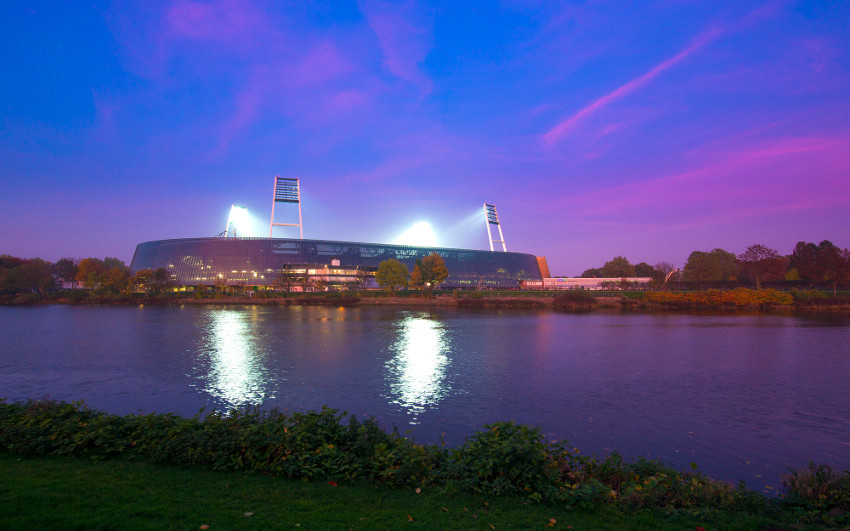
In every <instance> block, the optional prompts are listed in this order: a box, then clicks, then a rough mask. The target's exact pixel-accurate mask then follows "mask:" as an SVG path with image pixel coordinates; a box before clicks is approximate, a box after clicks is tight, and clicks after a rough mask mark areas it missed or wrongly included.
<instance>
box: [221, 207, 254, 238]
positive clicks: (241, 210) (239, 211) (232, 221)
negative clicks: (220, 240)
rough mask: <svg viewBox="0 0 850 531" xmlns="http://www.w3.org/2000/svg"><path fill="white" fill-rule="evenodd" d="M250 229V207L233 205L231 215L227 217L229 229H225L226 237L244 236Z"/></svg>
mask: <svg viewBox="0 0 850 531" xmlns="http://www.w3.org/2000/svg"><path fill="white" fill-rule="evenodd" d="M250 227H251V217H250V216H249V215H248V207H245V206H242V205H237V204H236V203H233V204H232V205H231V206H230V215H229V216H227V227H226V228H225V229H224V237H225V238H227V237H228V236H230V237H235V236H237V235H240V234H241V235H244V234H245V232H246V231H248V229H249V228H250Z"/></svg>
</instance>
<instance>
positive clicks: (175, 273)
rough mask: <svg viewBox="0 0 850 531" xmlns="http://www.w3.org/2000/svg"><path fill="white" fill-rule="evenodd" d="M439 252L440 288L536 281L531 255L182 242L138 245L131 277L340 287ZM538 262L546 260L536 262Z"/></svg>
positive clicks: (336, 244)
mask: <svg viewBox="0 0 850 531" xmlns="http://www.w3.org/2000/svg"><path fill="white" fill-rule="evenodd" d="M435 252H436V253H437V254H439V255H440V256H441V257H442V258H443V260H444V261H445V263H446V267H447V268H448V270H449V276H448V278H447V279H446V281H445V282H444V283H443V284H442V287H444V288H461V289H462V288H469V289H481V288H519V287H520V286H521V284H522V282H523V281H529V280H542V278H543V277H542V275H541V270H540V267H539V265H538V258H537V257H536V256H534V255H531V254H525V253H514V252H493V251H479V250H472V249H450V248H441V247H411V246H404V245H390V244H379V243H358V242H343V241H328V240H303V239H288V238H232V237H228V238H223V237H218V238H183V239H175V240H158V241H150V242H144V243H140V244H139V245H138V246H137V247H136V252H135V253H134V255H133V261H132V262H131V264H130V269H131V272H132V273H135V272H137V271H140V270H143V269H153V270H156V269H159V268H163V269H165V270H167V271H168V272H170V273H171V276H172V279H173V280H174V281H175V282H176V283H177V284H179V285H181V286H246V287H248V286H250V287H253V288H254V289H266V288H270V287H273V286H276V285H279V284H280V281H279V279H280V277H281V274H282V273H284V272H290V273H296V274H303V275H306V276H309V277H312V278H313V279H316V280H323V281H324V282H325V283H326V284H327V285H328V286H331V287H334V286H344V285H347V284H350V283H353V282H357V281H358V279H360V280H362V279H368V284H369V285H371V286H374V272H375V271H376V270H377V269H378V265H379V264H380V263H381V262H383V261H384V260H388V259H390V258H394V259H396V260H398V261H399V262H401V263H403V264H404V265H405V266H407V268H408V270H410V271H413V266H414V264H415V262H416V260H417V259H421V258H425V257H426V256H428V255H430V254H431V253H435ZM543 263H545V262H543Z"/></svg>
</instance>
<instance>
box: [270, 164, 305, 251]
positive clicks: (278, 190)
mask: <svg viewBox="0 0 850 531" xmlns="http://www.w3.org/2000/svg"><path fill="white" fill-rule="evenodd" d="M277 203H297V204H298V223H275V222H274V207H275V204H277ZM275 226H278V227H298V230H299V234H300V238H301V239H302V240H303V239H304V227H303V225H302V223H301V183H300V181H299V180H298V179H290V178H286V177H281V176H280V175H278V176H276V177H275V178H274V193H273V194H272V220H271V223H270V224H269V238H271V237H272V230H274V227H275Z"/></svg>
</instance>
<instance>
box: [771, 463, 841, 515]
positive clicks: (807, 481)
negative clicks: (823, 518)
mask: <svg viewBox="0 0 850 531" xmlns="http://www.w3.org/2000/svg"><path fill="white" fill-rule="evenodd" d="M782 486H783V489H784V494H785V498H786V499H787V500H788V501H789V502H790V503H795V504H800V505H807V506H812V507H816V508H819V509H839V510H844V511H847V510H850V471H844V472H843V473H839V472H838V471H836V470H834V469H832V467H830V466H829V465H818V464H815V463H809V465H808V466H807V467H806V468H801V469H797V470H789V471H788V473H786V474H783V475H782Z"/></svg>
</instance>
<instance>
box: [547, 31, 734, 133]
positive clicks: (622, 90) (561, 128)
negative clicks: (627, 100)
mask: <svg viewBox="0 0 850 531" xmlns="http://www.w3.org/2000/svg"><path fill="white" fill-rule="evenodd" d="M721 33H722V31H721V30H720V29H717V28H714V29H710V30H708V31H705V32H704V33H702V34H701V35H699V36H698V37H697V38H696V39H695V40H694V42H692V43H691V44H690V45H689V46H688V47H686V48H685V49H684V50H682V51H680V52H679V53H677V54H676V55H674V56H673V57H670V58H669V59H667V60H665V61H662V62H661V63H659V64H658V65H656V66H655V67H654V68H652V70H650V71H649V72H647V73H645V74H643V75H642V76H639V77H636V78H635V79H632V80H631V81H629V82H628V83H625V84H623V85H621V86H619V87H618V88H617V89H616V90H614V91H612V92H609V93H608V94H606V95H604V96H602V97H601V98H599V99H597V100H596V101H594V102H593V103H591V104H590V105H587V106H586V107H584V108H583V109H581V110H580V111H578V112H577V113H575V114H573V115H572V116H570V117H569V118H567V119H566V120H564V121H562V122H561V123H559V124H558V125H556V126H555V127H553V128H552V129H551V130H549V132H547V133H546V134H545V135H543V145H544V146H546V147H551V146H552V145H554V144H556V143H558V142H559V141H561V140H563V139H564V138H565V137H566V136H568V135H569V134H570V133H571V132H572V131H573V130H574V129H575V127H576V126H577V125H578V124H579V123H581V122H582V121H584V120H585V119H587V118H588V117H590V116H592V115H593V114H595V113H597V112H598V111H600V110H601V109H604V108H605V107H607V106H609V105H611V104H612V103H614V102H615V101H618V100H621V99H623V98H624V97H626V96H628V95H629V94H631V93H632V92H634V91H636V90H638V89H640V88H641V87H643V86H644V85H646V84H647V83H649V82H650V81H652V80H653V79H655V78H656V77H658V76H659V75H661V74H662V73H663V72H664V71H665V70H667V69H669V68H671V67H673V66H675V65H676V64H678V63H680V62H682V61H684V60H685V59H686V58H687V57H688V56H690V55H691V54H693V53H694V52H696V51H697V50H699V49H700V48H702V47H703V46H705V45H706V44H708V43H709V42H711V41H713V40H715V39H716V38H717V37H719V36H720V35H721Z"/></svg>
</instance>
